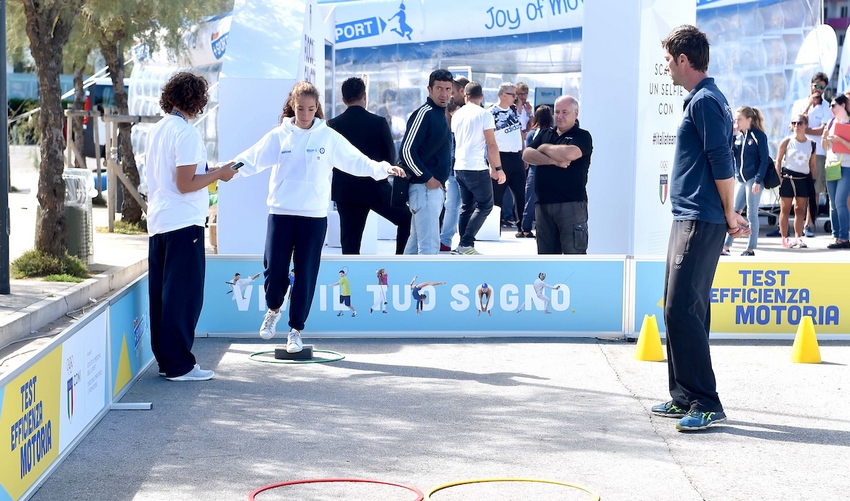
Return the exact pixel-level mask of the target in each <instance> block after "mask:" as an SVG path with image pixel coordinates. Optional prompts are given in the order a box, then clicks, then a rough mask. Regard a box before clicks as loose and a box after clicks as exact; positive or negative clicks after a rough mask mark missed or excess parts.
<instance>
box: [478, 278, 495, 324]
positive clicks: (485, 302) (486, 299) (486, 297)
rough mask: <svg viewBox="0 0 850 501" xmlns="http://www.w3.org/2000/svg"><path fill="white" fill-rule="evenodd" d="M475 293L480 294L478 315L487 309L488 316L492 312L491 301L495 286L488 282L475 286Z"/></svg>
mask: <svg viewBox="0 0 850 501" xmlns="http://www.w3.org/2000/svg"><path fill="white" fill-rule="evenodd" d="M475 294H476V296H478V316H479V317H480V316H481V312H482V311H486V312H487V315H488V316H492V314H491V313H490V301H491V299H492V298H493V288H492V287H490V286H489V285H488V284H487V282H484V283H483V284H481V285H479V286H478V287H476V288H475Z"/></svg>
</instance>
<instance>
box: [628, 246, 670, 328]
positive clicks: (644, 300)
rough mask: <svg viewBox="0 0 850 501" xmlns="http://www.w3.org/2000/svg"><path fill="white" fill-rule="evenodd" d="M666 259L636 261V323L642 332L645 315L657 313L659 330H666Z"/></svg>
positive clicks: (656, 318)
mask: <svg viewBox="0 0 850 501" xmlns="http://www.w3.org/2000/svg"><path fill="white" fill-rule="evenodd" d="M666 268H667V262H666V261H635V317H634V318H635V323H634V331H635V332H636V333H637V332H640V326H641V324H642V323H643V317H644V315H655V320H656V321H657V322H658V330H659V331H660V332H662V333H663V332H666V331H667V326H666V325H665V324H664V274H665V270H666Z"/></svg>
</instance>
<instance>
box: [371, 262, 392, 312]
mask: <svg viewBox="0 0 850 501" xmlns="http://www.w3.org/2000/svg"><path fill="white" fill-rule="evenodd" d="M375 275H376V276H377V277H378V287H380V289H381V294H380V295H379V296H378V297H377V298H375V304H373V305H372V307H371V308H369V314H370V315H371V314H372V312H373V311H378V310H381V313H387V283H388V281H389V275H387V269H386V268H381V269H380V270H378V271H376V272H375Z"/></svg>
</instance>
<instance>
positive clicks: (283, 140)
mask: <svg viewBox="0 0 850 501" xmlns="http://www.w3.org/2000/svg"><path fill="white" fill-rule="evenodd" d="M233 161H235V162H242V163H244V164H245V165H244V166H243V167H242V168H241V169H239V175H240V176H250V175H253V174H256V173H258V172H262V171H264V170H266V169H272V174H271V178H270V179H269V196H268V199H267V203H268V206H269V212H270V213H271V214H282V215H290V216H304V217H327V215H328V205H329V200H330V193H331V173H332V171H333V168H334V167H336V168H337V169H339V170H341V171H343V172H347V173H349V174H352V175H354V176H363V177H365V176H369V177H372V178H374V179H379V180H380V179H385V178H386V177H387V176H388V175H389V169H390V167H391V165H390V164H389V163H387V162H376V161H374V160H372V159H370V158H369V157H367V156H366V155H364V154H362V153H360V150H358V149H357V148H355V147H354V146H352V145H351V143H349V142H348V140H347V139H345V138H344V137H343V136H342V135H340V134H339V133H338V132H337V131H335V130H333V129H331V128H330V127H328V126H327V123H326V122H325V121H324V120H322V119H319V118H316V119H315V120H314V121H313V126H312V127H310V128H309V129H301V128H298V127H297V126H295V124H294V123H293V119H292V118H286V119H284V121H283V123H282V124H281V125H279V126H277V127H275V128H274V129H272V130H271V131H269V132H268V133H267V134H266V135H265V136H263V138H262V139H260V140H259V141H257V143H256V144H254V145H253V146H251V147H250V148H248V149H247V150H245V151H243V152H242V153H240V154H239V155H237V156H236V158H234V159H233Z"/></svg>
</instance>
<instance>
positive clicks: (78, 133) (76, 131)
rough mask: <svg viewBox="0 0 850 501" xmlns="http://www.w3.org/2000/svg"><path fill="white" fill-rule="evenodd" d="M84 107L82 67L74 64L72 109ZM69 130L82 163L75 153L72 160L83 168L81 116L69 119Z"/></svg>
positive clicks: (83, 142) (84, 152)
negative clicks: (81, 162)
mask: <svg viewBox="0 0 850 501" xmlns="http://www.w3.org/2000/svg"><path fill="white" fill-rule="evenodd" d="M85 107H86V91H85V89H83V68H81V67H79V66H77V65H76V64H75V65H74V108H73V109H74V110H76V111H83V110H84V109H85ZM89 121H90V122H92V123H94V121H93V120H92V119H91V118H90V119H89ZM71 132H72V133H73V138H74V146H75V147H76V148H77V151H79V152H80V156H81V157H82V158H83V164H80V162H79V160H76V159H77V157H76V155H75V156H74V160H75V161H76V163H77V168H78V169H85V168H86V164H85V159H86V151H85V135H84V134H85V133H84V131H83V117H74V118H73V119H72V120H71Z"/></svg>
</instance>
